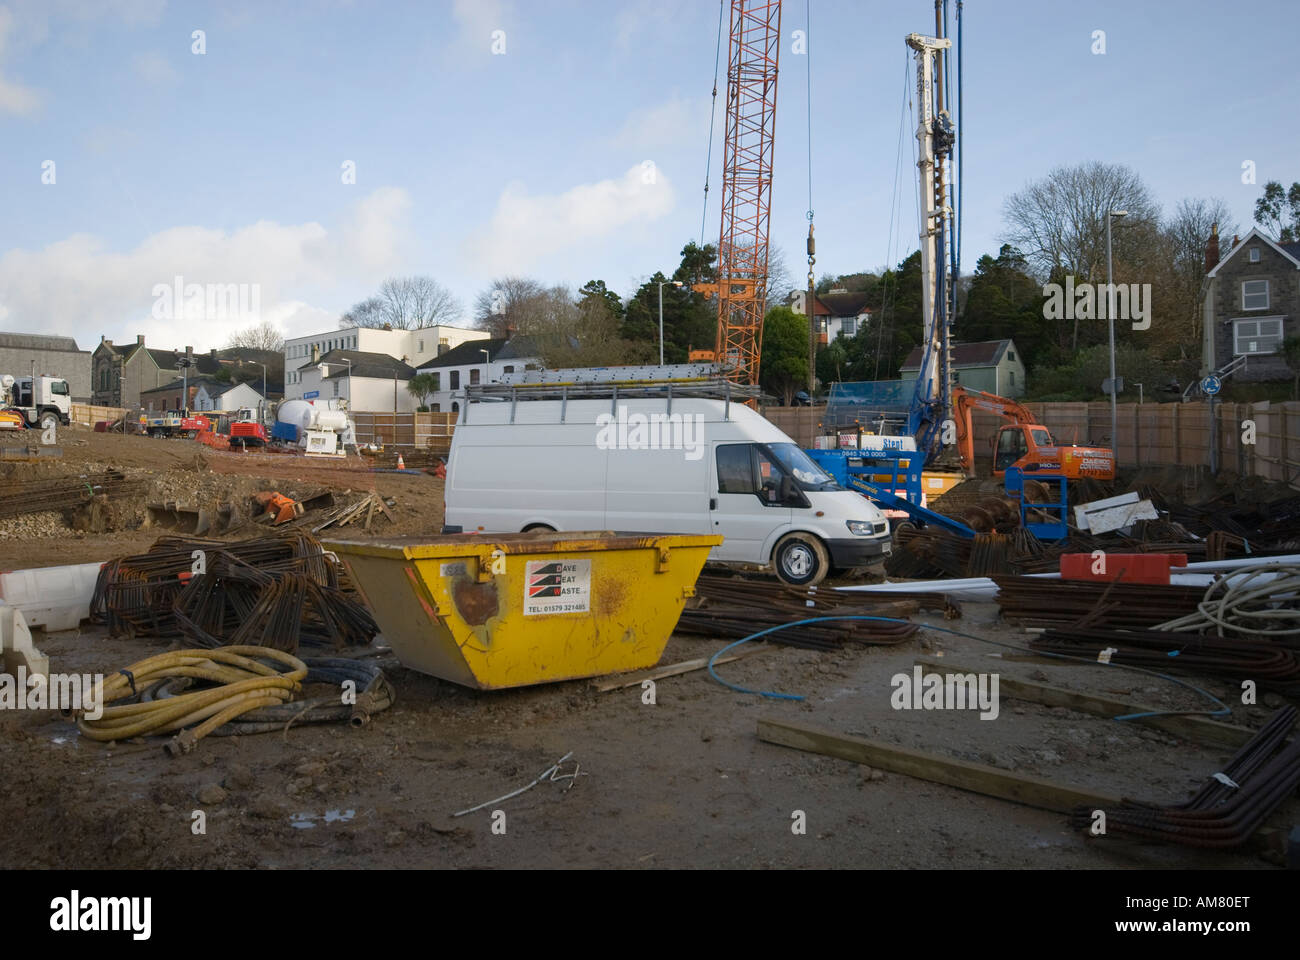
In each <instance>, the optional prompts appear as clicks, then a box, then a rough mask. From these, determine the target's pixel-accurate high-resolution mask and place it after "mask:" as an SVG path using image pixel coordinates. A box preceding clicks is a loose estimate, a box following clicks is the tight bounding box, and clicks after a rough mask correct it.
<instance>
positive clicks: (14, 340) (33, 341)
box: [0, 331, 80, 352]
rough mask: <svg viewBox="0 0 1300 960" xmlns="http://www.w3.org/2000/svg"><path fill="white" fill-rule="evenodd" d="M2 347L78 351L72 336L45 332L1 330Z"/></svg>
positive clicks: (0, 345)
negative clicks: (8, 331) (57, 335)
mask: <svg viewBox="0 0 1300 960" xmlns="http://www.w3.org/2000/svg"><path fill="white" fill-rule="evenodd" d="M0 347H9V348H11V349H15V350H66V351H76V350H77V341H76V340H73V339H72V338H71V337H56V336H50V335H47V334H44V333H5V332H3V331H0ZM77 352H80V351H77Z"/></svg>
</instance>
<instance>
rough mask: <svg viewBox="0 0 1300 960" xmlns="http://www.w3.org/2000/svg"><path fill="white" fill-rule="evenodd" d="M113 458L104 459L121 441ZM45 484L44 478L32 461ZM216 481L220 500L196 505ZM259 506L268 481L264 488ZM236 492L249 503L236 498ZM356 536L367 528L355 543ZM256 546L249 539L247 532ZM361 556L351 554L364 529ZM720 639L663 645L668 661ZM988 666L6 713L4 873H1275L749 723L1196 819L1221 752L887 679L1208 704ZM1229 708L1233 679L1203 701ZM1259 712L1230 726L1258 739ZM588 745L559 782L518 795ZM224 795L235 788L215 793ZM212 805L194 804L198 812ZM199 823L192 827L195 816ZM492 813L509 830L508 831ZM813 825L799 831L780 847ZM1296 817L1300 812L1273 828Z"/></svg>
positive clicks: (107, 654) (403, 479) (828, 660)
mask: <svg viewBox="0 0 1300 960" xmlns="http://www.w3.org/2000/svg"><path fill="white" fill-rule="evenodd" d="M72 439H85V440H86V441H87V442H86V443H85V445H84V446H83V445H80V444H74V443H65V450H66V451H67V457H66V458H65V460H64V462H63V464H62V466H63V467H64V468H71V469H72V470H76V469H85V468H86V467H88V466H93V465H102V464H104V463H106V462H111V463H112V464H113V465H115V466H118V467H119V468H123V469H128V470H130V469H139V470H145V471H156V472H157V481H158V484H159V486H158V488H157V489H165V488H169V487H168V485H169V484H180V483H184V482H188V483H191V484H192V486H193V489H195V490H196V491H204V494H203V495H205V496H207V495H210V491H219V490H222V489H227V487H225V486H223V485H225V484H228V483H239V484H246V485H247V486H251V487H258V485H260V484H265V483H267V482H268V481H274V483H275V484H278V486H277V487H276V488H278V489H281V490H283V491H284V492H285V493H291V490H299V485H301V490H300V492H305V491H306V490H309V489H316V488H318V487H319V486H322V485H324V486H328V487H330V488H331V489H334V490H337V491H340V492H341V491H342V490H345V489H346V490H353V491H364V490H368V489H369V488H370V485H371V484H372V483H373V484H374V486H375V488H376V489H377V490H378V491H379V492H381V493H382V494H384V495H385V496H386V497H391V498H392V499H393V500H394V501H395V506H394V508H393V510H394V514H395V517H396V519H397V523H396V524H395V525H390V526H387V527H381V528H379V529H378V530H377V531H375V532H374V535H375V536H383V535H385V534H391V533H418V532H429V531H435V530H437V529H438V527H439V526H440V523H441V496H442V490H441V484H440V482H439V481H437V480H435V479H434V478H432V477H424V476H419V477H407V476H399V475H393V474H363V473H361V472H360V471H355V472H353V473H345V472H342V471H339V470H337V469H335V470H334V471H333V472H330V470H329V468H328V467H321V466H318V465H315V464H307V463H303V462H302V461H301V460H293V459H289V458H279V457H274V456H271V455H261V456H255V455H243V456H241V455H239V454H233V453H224V454H223V453H217V452H214V451H210V450H206V449H205V450H203V452H202V454H201V457H202V459H203V461H204V462H205V465H203V466H199V465H197V464H196V463H195V461H194V457H195V454H194V446H193V445H191V444H186V443H183V442H182V441H159V440H151V439H147V438H131V437H127V438H122V437H105V436H103V435H98V436H96V435H89V436H86V434H84V433H82V434H77V435H75V436H74V437H72ZM110 442H111V443H114V444H118V445H120V451H115V450H105V449H104V445H105V444H106V443H110ZM42 466H43V467H44V466H45V465H42ZM205 484H209V485H213V486H205ZM258 488H260V487H258ZM229 489H244V487H242V486H238V487H231V488H229ZM348 529H349V530H350V529H351V528H348ZM159 532H165V531H158V530H147V529H145V530H142V529H138V528H136V529H124V530H116V531H111V532H107V533H103V534H86V535H84V536H81V537H78V536H77V532H76V531H73V530H70V529H69V530H67V531H66V532H64V533H62V534H58V533H56V534H55V535H52V536H46V537H33V538H27V539H7V540H0V569H8V568H13V567H21V566H33V565H40V564H51V563H68V562H86V561H89V560H94V559H108V558H109V557H111V556H118V555H122V554H124V553H129V552H133V551H138V550H140V549H143V548H144V547H147V546H148V544H149V543H150V542H152V540H153V539H154V537H155V536H156V535H158V533H159ZM257 532H260V531H257ZM349 536H352V534H349ZM916 619H917V620H918V621H920V622H924V623H927V624H931V625H934V626H939V627H948V628H952V629H957V630H961V631H964V632H969V633H972V634H976V635H978V636H981V637H984V638H987V639H991V640H998V641H1001V642H1004V643H1013V644H1024V643H1025V642H1026V641H1027V639H1028V638H1027V636H1026V634H1025V633H1024V632H1023V631H1020V630H1017V629H1014V628H1012V627H1011V626H1009V625H1006V624H1003V623H1001V622H999V621H998V619H997V608H996V606H994V605H992V604H976V603H967V604H965V607H964V615H963V617H962V619H960V620H956V621H944V620H942V619H941V618H939V617H938V616H937V615H935V616H929V615H921V616H919V617H917V618H916ZM36 643H37V646H39V647H40V648H41V649H42V650H43V651H44V652H45V653H46V654H47V655H49V657H50V661H51V670H52V671H57V672H78V673H103V674H107V673H111V672H113V671H117V670H120V669H121V668H123V667H126V666H128V665H130V664H132V663H134V662H136V661H138V660H141V659H143V658H145V657H148V656H151V655H153V654H155V653H159V652H161V651H163V650H164V649H166V648H167V647H166V644H165V643H164V642H161V641H150V640H128V639H124V638H111V637H109V636H107V633H106V631H105V630H104V629H103V628H101V627H98V626H90V625H83V628H82V629H81V630H79V631H68V632H62V633H54V634H48V635H47V634H44V633H37V635H36ZM723 645H724V644H723V642H722V641H704V640H699V639H695V638H685V637H674V638H672V639H670V641H669V643H668V647H667V650H666V652H665V654H664V657H663V661H662V662H663V663H672V662H677V661H681V660H686V659H690V658H695V657H701V656H706V655H709V654H711V653H713V652H714V651H716V650H717V649H719V648H720V647H722V646H723ZM1000 649H1001V648H999V647H996V646H993V645H991V644H988V643H982V642H980V641H978V640H972V639H965V638H960V637H955V636H951V635H948V634H944V633H938V632H929V631H923V632H922V634H921V635H920V636H919V637H918V638H914V639H912V640H910V641H908V642H906V643H903V644H901V645H899V646H894V647H860V646H852V647H848V648H845V649H844V650H842V651H837V652H833V653H820V652H813V651H806V650H799V649H794V648H788V647H772V648H771V649H767V650H765V651H764V652H762V653H761V654H759V655H756V656H752V657H749V658H747V659H744V660H741V661H737V662H735V663H730V664H726V665H723V666H720V667H719V668H718V671H719V673H720V675H722V676H724V677H725V678H726V679H728V680H730V681H731V682H733V683H737V684H741V685H744V686H748V687H753V688H759V689H764V690H773V691H780V692H785V693H792V694H800V695H802V696H803V697H804V698H805V699H803V700H802V701H788V700H772V699H766V698H762V697H758V696H752V695H744V694H737V693H734V692H732V691H730V690H728V689H726V688H725V687H723V686H721V685H720V684H718V683H716V682H715V681H714V680H712V679H711V678H710V677H709V676H708V674H707V673H706V672H704V671H697V672H694V673H690V674H686V675H682V676H678V677H673V678H670V679H664V680H661V681H660V682H659V683H658V684H657V687H656V690H655V702H654V703H653V704H648V703H645V702H644V701H643V691H642V689H641V688H640V687H639V686H634V687H630V688H627V689H621V690H614V691H610V692H604V693H599V692H596V691H595V690H594V689H593V688H592V686H591V684H590V683H589V682H587V681H573V682H568V683H560V684H552V685H546V686H540V687H532V688H523V689H516V690H509V691H498V692H492V693H480V692H475V691H471V690H467V689H464V688H461V687H458V686H455V685H453V684H450V683H447V682H444V681H441V680H438V679H435V678H432V677H429V676H425V675H422V674H420V673H416V672H414V671H411V670H407V669H405V668H403V667H401V666H400V665H398V664H396V663H395V662H394V661H392V660H382V661H381V662H382V663H383V664H384V666H385V670H386V673H387V674H388V677H389V679H390V681H391V682H392V684H393V686H394V688H395V690H396V694H397V702H396V704H395V706H394V707H393V708H392V709H390V710H388V711H386V712H383V713H380V714H377V715H376V716H375V717H374V719H373V721H372V722H371V723H370V724H369V725H367V726H364V727H360V728H353V727H350V726H346V725H341V724H339V725H335V724H323V725H318V726H300V727H294V728H292V729H290V730H289V731H287V732H286V733H280V732H277V733H272V734H263V735H258V736H242V737H229V738H218V737H209V738H207V739H205V740H203V741H201V742H200V744H199V745H198V748H197V749H196V750H195V751H194V752H192V753H189V754H186V755H183V756H180V757H176V758H172V757H170V756H168V755H166V754H165V753H164V751H163V749H162V747H161V743H162V741H161V740H160V739H152V740H149V741H146V742H130V743H125V744H118V745H115V746H112V747H108V746H105V745H103V744H99V743H95V742H93V741H90V740H88V739H85V738H83V737H81V736H80V735H79V734H78V732H77V730H76V728H75V726H74V725H73V724H72V723H71V722H70V721H69V720H66V719H64V718H62V717H60V716H59V715H58V714H57V713H53V712H29V711H22V710H7V711H3V712H0V765H2V767H3V769H4V770H5V777H6V781H7V783H6V787H7V789H6V790H5V791H4V792H3V796H2V797H0V823H3V824H4V825H5V826H4V828H3V829H0V867H4V868H13V867H70V868H108V867H128V868H129V867H150V868H159V867H163V868H168V867H172V868H206V869H237V868H249V867H264V868H310V867H326V866H328V867H339V866H342V867H571V866H573V867H619V868H632V869H636V868H654V867H661V868H662V867H678V868H690V867H746V868H750V867H752V868H781V867H860V868H861V867H866V868H900V869H914V868H944V867H949V866H955V867H974V868H999V867H1002V868H1023V867H1029V868H1052V869H1076V870H1077V869H1081V868H1090V869H1116V868H1119V869H1128V868H1191V869H1195V868H1211V867H1214V868H1243V869H1273V867H1272V866H1271V865H1270V864H1269V863H1268V862H1265V860H1263V859H1261V858H1260V857H1259V856H1258V855H1257V854H1255V853H1250V852H1236V853H1224V852H1215V851H1204V850H1192V849H1185V848H1178V847H1162V846H1155V845H1142V844H1135V843H1129V842H1120V841H1114V840H1101V841H1097V840H1089V839H1085V838H1084V837H1082V836H1080V835H1079V834H1077V833H1075V832H1074V831H1072V830H1071V829H1069V827H1068V826H1067V825H1066V823H1065V822H1064V819H1063V817H1062V816H1060V815H1057V814H1052V813H1047V812H1043V811H1039V810H1035V809H1031V808H1028V807H1022V806H1018V805H1015V804H1012V803H1008V802H1004V801H1000V800H996V799H991V798H987V797H983V796H979V795H976V794H973V793H968V792H963V791H960V790H956V789H953V788H949V787H944V786H940V785H936V784H931V783H928V782H925V781H921V780H917V779H913V778H910V777H906V776H902V775H898V774H893V773H885V772H883V771H871V770H869V769H867V768H864V767H861V766H859V765H856V764H852V763H848V762H845V761H841V760H837V759H833V758H829V757H822V756H817V755H814V754H811V753H804V752H800V751H796V750H792V749H788V748H784V747H779V746H775V745H771V744H767V743H764V742H761V741H759V740H758V739H757V737H756V735H755V724H756V721H757V720H758V718H760V717H777V718H790V719H794V720H798V721H801V722H808V723H813V724H817V725H819V726H823V727H826V728H829V729H831V730H836V731H841V732H844V733H848V734H857V735H861V736H866V737H871V738H874V739H879V740H884V741H888V742H891V743H895V744H900V745H904V746H908V747H913V748H916V749H922V750H926V751H931V752H934V753H938V754H941V755H945V756H949V757H955V758H959V759H964V760H970V761H975V762H980V763H989V764H993V765H995V766H999V767H1002V768H1005V769H1010V770H1016V771H1021V772H1026V773H1030V774H1033V775H1036V776H1040V777H1044V778H1047V779H1049V780H1052V781H1055V782H1060V783H1064V784H1073V785H1078V786H1081V787H1088V788H1093V789H1096V790H1100V791H1103V792H1108V793H1111V794H1118V795H1124V796H1129V797H1133V798H1138V799H1143V800H1148V801H1153V802H1166V803H1168V802H1178V801H1181V800H1183V799H1185V798H1186V797H1187V796H1188V795H1189V794H1190V793H1191V792H1192V791H1193V790H1194V789H1195V788H1196V787H1198V786H1199V785H1200V784H1201V783H1202V782H1203V781H1204V780H1205V779H1206V778H1207V777H1209V776H1210V775H1211V774H1212V773H1213V772H1215V771H1216V770H1219V769H1221V768H1222V765H1223V764H1224V763H1225V762H1226V760H1227V759H1228V752H1227V751H1220V750H1215V749H1211V748H1207V747H1204V746H1201V745H1198V744H1195V743H1190V742H1186V741H1182V740H1179V739H1176V738H1173V737H1171V736H1168V735H1166V734H1164V733H1161V732H1159V731H1152V730H1148V729H1145V728H1141V727H1138V726H1134V725H1131V724H1127V723H1123V722H1116V721H1113V720H1107V719H1100V718H1097V717H1094V716H1088V715H1084V714H1079V713H1074V712H1071V711H1068V710H1065V709H1062V708H1055V709H1049V708H1046V707H1041V706H1037V705H1034V704H1030V703H1022V702H1019V701H1015V700H1012V699H1009V698H1007V697H1006V696H1004V697H1003V698H1002V702H1001V705H1000V712H999V713H998V716H997V717H996V719H990V720H981V719H980V718H979V716H978V714H977V713H975V712H969V711H966V712H962V711H920V710H917V711H900V710H895V709H892V707H891V705H890V696H891V693H892V686H891V683H890V680H891V677H893V676H894V675H895V674H897V673H900V672H910V670H911V667H912V664H913V661H914V659H915V658H916V657H917V656H919V655H926V656H934V655H936V654H942V655H944V656H945V657H946V658H949V660H950V662H952V663H954V664H957V665H959V666H961V667H974V668H975V669H977V670H979V671H982V672H996V673H999V674H1000V675H1004V676H1014V677H1019V678H1023V679H1030V680H1035V681H1038V682H1046V683H1051V684H1054V685H1059V686H1064V687H1069V688H1072V689H1078V690H1084V691H1089V692H1094V693H1104V694H1106V695H1110V696H1119V697H1124V698H1128V699H1133V700H1139V701H1143V702H1147V703H1152V704H1154V705H1157V706H1160V707H1164V708H1183V709H1187V708H1190V709H1203V708H1204V706H1205V702H1204V701H1203V700H1201V699H1200V698H1198V697H1196V696H1195V695H1193V694H1190V693H1188V692H1187V691H1186V690H1184V689H1182V688H1179V687H1177V686H1175V685H1173V684H1172V683H1169V682H1166V681H1163V680H1158V679H1155V678H1153V677H1149V676H1143V675H1139V674H1136V673H1128V672H1124V671H1120V670H1116V669H1104V668H1100V667H1089V666H1057V665H1038V664H1032V663H1020V662H1005V661H1002V660H1000V659H996V658H994V657H993V656H992V655H993V654H996V653H998V652H1000ZM1206 686H1207V687H1208V689H1209V690H1210V692H1212V693H1214V694H1216V695H1220V696H1224V697H1227V696H1228V695H1229V689H1228V687H1227V685H1226V684H1223V683H1217V684H1216V683H1208V684H1206ZM1270 712H1271V711H1270V710H1268V709H1266V708H1265V707H1263V706H1260V707H1240V706H1237V707H1235V709H1234V714H1235V715H1234V718H1233V720H1234V722H1237V723H1243V724H1247V725H1251V726H1258V725H1259V724H1260V723H1261V722H1262V721H1263V719H1264V718H1265V717H1266V716H1267V715H1268V714H1269V713H1270ZM568 753H572V760H571V761H570V762H569V763H568V764H566V765H565V767H564V769H563V771H562V772H564V773H572V772H574V770H575V768H574V762H575V761H576V764H577V773H578V774H579V776H577V777H576V778H575V779H572V780H563V781H557V782H543V783H541V784H539V785H537V786H536V787H534V788H533V789H531V790H529V791H528V792H525V793H523V794H521V795H519V796H517V797H514V798H513V799H509V800H503V801H501V802H499V803H494V804H491V805H489V806H487V807H485V808H484V809H483V810H481V811H479V812H476V813H472V814H469V815H467V816H463V817H453V816H452V814H454V813H455V812H456V811H459V810H462V809H465V808H469V807H474V806H477V805H479V804H482V803H485V802H487V801H491V800H493V799H494V798H498V797H501V796H503V795H505V794H507V793H510V792H511V791H514V790H517V789H518V788H520V787H523V786H525V785H527V784H528V783H529V782H530V781H532V780H533V779H534V778H536V777H537V776H538V774H540V773H541V772H542V771H544V770H546V769H547V768H548V767H550V766H551V765H552V764H554V763H555V762H556V761H557V760H558V759H559V758H560V757H562V756H563V755H565V754H568ZM218 788H219V789H218ZM200 794H202V796H203V800H202V801H200V799H199V796H200ZM197 810H202V811H204V813H205V814H206V820H207V826H206V833H203V834H195V833H194V832H193V830H192V827H191V824H192V822H193V815H194V812H195V811H197ZM498 810H499V811H503V812H504V825H505V832H504V833H500V832H497V833H494V832H493V827H494V823H495V824H496V825H497V828H498V830H499V829H500V824H501V819H500V817H496V818H494V811H498ZM796 811H802V812H803V814H804V816H805V817H806V823H807V830H806V833H804V834H802V835H798V834H796V833H795V832H793V831H792V823H793V819H792V818H793V817H794V815H795V812H796ZM1297 821H1300V802H1297V801H1296V800H1295V799H1292V800H1290V801H1288V804H1287V805H1286V806H1285V807H1284V808H1283V809H1282V810H1281V811H1279V814H1278V815H1277V816H1276V817H1275V820H1274V821H1273V823H1274V825H1276V826H1280V827H1283V828H1285V829H1288V830H1289V828H1290V825H1291V824H1292V823H1295V822H1297Z"/></svg>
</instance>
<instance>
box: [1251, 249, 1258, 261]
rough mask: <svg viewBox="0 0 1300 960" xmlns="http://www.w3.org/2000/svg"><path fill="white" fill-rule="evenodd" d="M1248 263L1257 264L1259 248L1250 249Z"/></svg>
mask: <svg viewBox="0 0 1300 960" xmlns="http://www.w3.org/2000/svg"><path fill="white" fill-rule="evenodd" d="M1250 262H1251V263H1259V247H1251V248H1250Z"/></svg>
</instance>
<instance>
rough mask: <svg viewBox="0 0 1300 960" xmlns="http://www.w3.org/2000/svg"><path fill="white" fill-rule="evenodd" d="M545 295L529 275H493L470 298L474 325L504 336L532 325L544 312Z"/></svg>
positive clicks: (543, 290) (497, 336)
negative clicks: (487, 282) (484, 285)
mask: <svg viewBox="0 0 1300 960" xmlns="http://www.w3.org/2000/svg"><path fill="white" fill-rule="evenodd" d="M546 297H547V290H546V288H545V287H543V286H542V285H541V284H540V283H538V282H537V281H536V280H533V279H532V278H530V277H517V276H505V277H497V278H496V279H494V280H493V281H492V282H491V283H490V284H488V286H487V287H486V288H485V289H484V290H483V291H481V292H480V293H479V295H478V296H477V297H476V298H475V300H474V324H475V326H477V327H478V328H479V329H480V330H486V331H487V332H488V334H489V336H492V337H494V338H497V339H504V338H506V337H508V336H510V334H511V333H517V332H520V331H522V330H523V329H524V328H525V327H527V326H530V325H532V323H533V321H534V319H535V316H536V314H538V313H539V312H541V313H544V312H545V308H544V307H543V306H542V303H543V301H544V300H545V299H546ZM570 302H571V301H570Z"/></svg>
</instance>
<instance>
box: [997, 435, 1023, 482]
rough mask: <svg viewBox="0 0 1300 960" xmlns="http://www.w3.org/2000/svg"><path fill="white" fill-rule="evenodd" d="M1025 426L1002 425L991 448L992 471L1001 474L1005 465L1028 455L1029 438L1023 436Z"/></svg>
mask: <svg viewBox="0 0 1300 960" xmlns="http://www.w3.org/2000/svg"><path fill="white" fill-rule="evenodd" d="M1025 429H1026V428H1025V427H1023V426H1021V425H1020V424H1013V425H1011V426H1006V427H1003V428H1002V429H1001V430H999V431H998V436H997V440H996V441H995V446H994V448H993V472H994V474H1001V473H1002V472H1004V471H1005V470H1006V469H1007V467H1011V466H1015V464H1016V462H1017V461H1019V460H1022V459H1024V458H1025V457H1027V456H1029V440H1028V439H1027V438H1026V437H1025Z"/></svg>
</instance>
